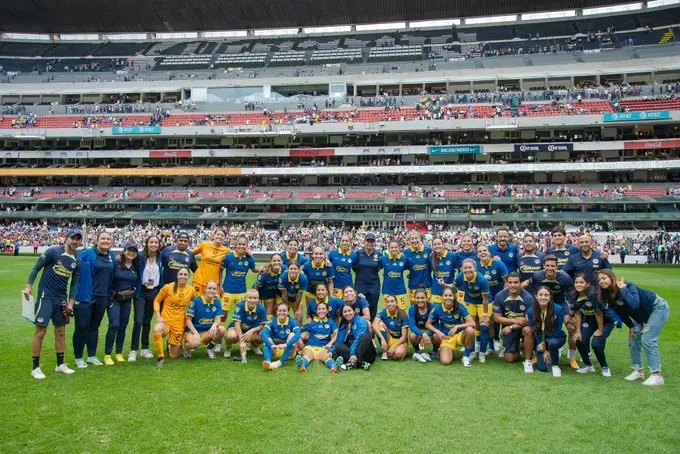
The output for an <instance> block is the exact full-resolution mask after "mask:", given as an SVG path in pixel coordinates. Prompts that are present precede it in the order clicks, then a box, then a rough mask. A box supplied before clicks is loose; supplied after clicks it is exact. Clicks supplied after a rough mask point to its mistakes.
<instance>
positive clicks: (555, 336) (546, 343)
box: [527, 286, 570, 377]
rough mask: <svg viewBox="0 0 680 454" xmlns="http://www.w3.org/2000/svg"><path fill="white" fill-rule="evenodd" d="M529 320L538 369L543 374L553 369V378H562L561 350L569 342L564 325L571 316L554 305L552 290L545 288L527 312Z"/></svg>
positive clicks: (538, 293) (557, 305) (542, 288)
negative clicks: (532, 331)
mask: <svg viewBox="0 0 680 454" xmlns="http://www.w3.org/2000/svg"><path fill="white" fill-rule="evenodd" d="M527 318H528V319H529V325H530V326H531V328H532V329H533V330H534V336H535V342H536V357H537V360H538V362H537V365H536V367H538V370H540V371H542V372H548V370H549V368H551V370H552V374H553V377H561V376H562V369H560V366H559V365H558V363H559V360H560V355H559V350H560V348H561V347H562V346H563V345H564V343H565V342H566V341H567V335H566V334H564V331H563V330H562V323H563V322H565V321H566V319H568V318H570V317H569V314H567V313H565V311H564V309H563V308H562V306H560V305H559V304H555V303H553V300H552V293H551V292H550V289H549V288H548V287H545V286H543V287H540V288H539V289H538V291H537V292H536V301H535V302H534V305H533V307H532V308H531V309H529V311H528V312H527ZM551 366H552V367H551Z"/></svg>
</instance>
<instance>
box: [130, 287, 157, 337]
mask: <svg viewBox="0 0 680 454" xmlns="http://www.w3.org/2000/svg"><path fill="white" fill-rule="evenodd" d="M159 290H160V288H159V287H156V288H154V289H146V288H145V289H142V296H141V298H135V302H134V314H135V315H134V325H132V342H131V344H132V345H131V346H130V348H131V350H137V349H138V348H139V341H140V340H141V342H142V349H144V350H146V349H148V348H149V333H150V332H151V319H152V318H153V300H154V299H156V295H158V291H159Z"/></svg>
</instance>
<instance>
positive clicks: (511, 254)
mask: <svg viewBox="0 0 680 454" xmlns="http://www.w3.org/2000/svg"><path fill="white" fill-rule="evenodd" d="M489 254H491V257H498V258H500V259H501V262H503V265H505V268H506V269H507V270H508V272H509V273H512V272H514V271H516V270H517V261H516V259H517V256H518V255H519V253H518V252H517V246H515V245H514V244H511V243H508V245H507V246H505V249H501V248H500V246H498V243H494V244H492V245H490V246H489Z"/></svg>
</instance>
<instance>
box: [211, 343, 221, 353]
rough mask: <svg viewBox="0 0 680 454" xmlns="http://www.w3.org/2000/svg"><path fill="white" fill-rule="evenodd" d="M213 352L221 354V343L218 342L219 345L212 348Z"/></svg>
mask: <svg viewBox="0 0 680 454" xmlns="http://www.w3.org/2000/svg"><path fill="white" fill-rule="evenodd" d="M213 351H214V352H215V353H219V352H221V351H222V343H221V342H220V343H219V344H215V346H214V347H213Z"/></svg>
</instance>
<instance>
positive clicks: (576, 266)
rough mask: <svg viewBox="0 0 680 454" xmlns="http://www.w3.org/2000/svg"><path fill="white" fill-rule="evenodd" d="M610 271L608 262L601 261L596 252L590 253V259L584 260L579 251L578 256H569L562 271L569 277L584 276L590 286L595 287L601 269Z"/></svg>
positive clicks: (610, 267)
mask: <svg viewBox="0 0 680 454" xmlns="http://www.w3.org/2000/svg"><path fill="white" fill-rule="evenodd" d="M605 268H606V269H612V266H611V265H610V264H609V260H603V259H602V257H601V256H600V253H599V252H598V251H592V255H591V256H590V258H587V259H586V258H584V257H583V254H582V253H581V252H580V251H579V253H578V254H571V255H570V256H569V259H568V260H567V263H566V264H565V265H564V268H562V271H564V272H565V273H567V274H568V275H569V276H571V277H572V279H573V278H574V277H576V275H577V274H585V275H586V276H587V277H588V280H589V282H590V285H592V286H593V287H597V274H598V273H599V272H600V270H603V269H605Z"/></svg>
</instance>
